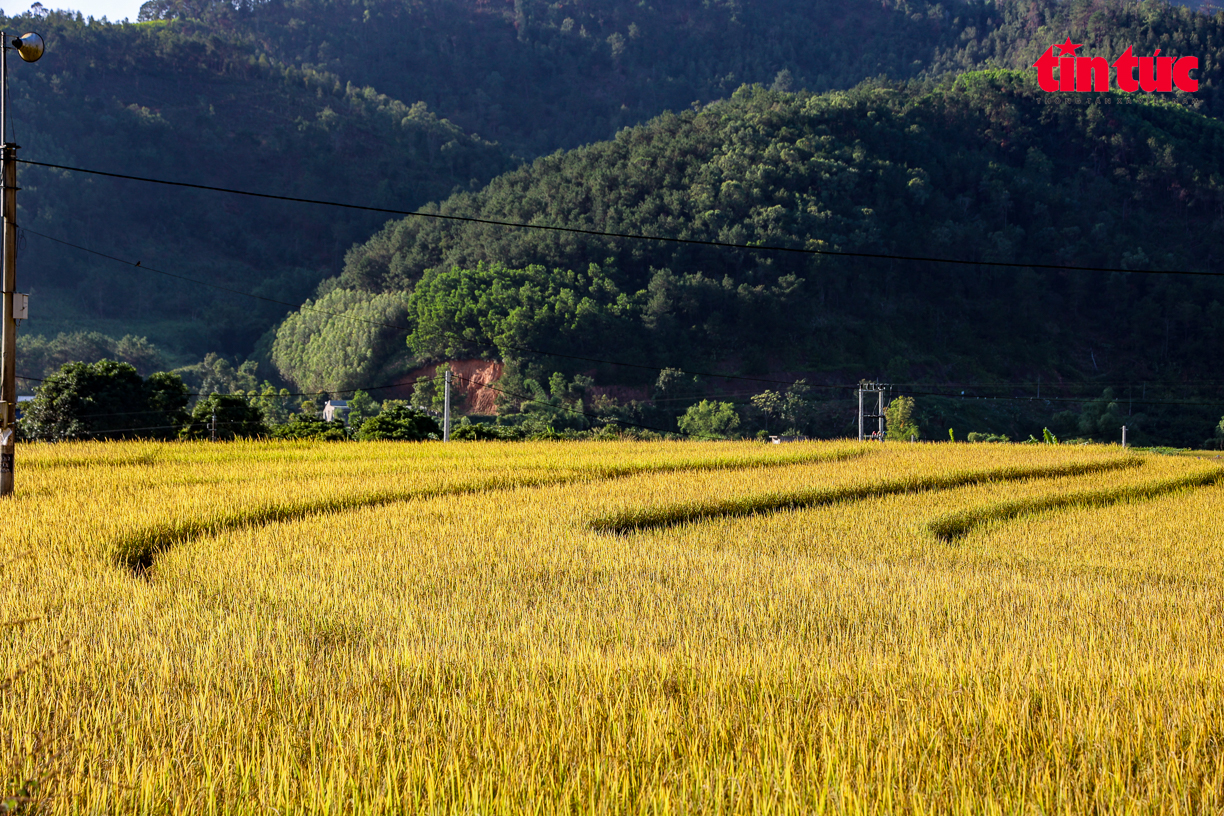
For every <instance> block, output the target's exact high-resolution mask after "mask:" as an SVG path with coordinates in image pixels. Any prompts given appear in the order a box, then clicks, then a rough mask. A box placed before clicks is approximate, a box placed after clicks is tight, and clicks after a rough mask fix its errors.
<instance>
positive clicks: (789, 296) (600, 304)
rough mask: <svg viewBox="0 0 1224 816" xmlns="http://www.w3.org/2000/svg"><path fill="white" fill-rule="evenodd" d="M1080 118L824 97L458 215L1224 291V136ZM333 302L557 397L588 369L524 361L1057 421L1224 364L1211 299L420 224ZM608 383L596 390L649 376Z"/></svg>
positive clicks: (771, 99)
mask: <svg viewBox="0 0 1224 816" xmlns="http://www.w3.org/2000/svg"><path fill="white" fill-rule="evenodd" d="M1083 102H1084V103H1083V104H1051V103H1050V100H1049V98H1048V97H1046V96H1045V95H1044V94H1043V93H1042V92H1041V91H1040V90H1038V89H1037V88H1036V87H1035V83H1034V82H1033V80H1032V77H1031V76H1029V75H1027V74H1022V73H1014V72H985V73H975V74H968V75H964V76H961V77H959V78H957V79H956V80H948V81H944V82H941V83H937V84H933V85H932V84H926V83H912V84H910V85H906V86H888V85H882V84H881V85H864V86H860V87H859V88H857V89H855V90H853V91H851V92H846V93H832V94H825V95H811V94H804V93H800V94H791V93H783V92H779V91H771V90H766V89H763V88H755V89H744V90H741V91H739V92H737V94H736V95H735V96H734V97H733V98H732V99H731V100H728V101H725V102H720V103H716V104H713V105H710V106H707V107H704V108H703V109H702V110H700V111H686V112H683V113H680V114H669V115H665V116H663V117H660V118H658V119H656V120H654V121H652V122H650V123H648V124H646V125H643V126H639V127H636V128H632V129H626V130H624V131H622V132H621V133H620V134H618V136H617V137H616V139H614V140H612V141H609V142H603V143H598V144H595V145H592V146H590V147H586V148H581V149H578V150H574V151H570V152H568V153H564V154H558V155H554V156H549V157H546V158H542V159H538V160H536V161H535V162H534V163H533V164H531V165H530V166H528V167H524V168H522V169H519V170H516V171H513V172H511V173H508V174H506V175H504V176H501V177H499V178H498V179H496V180H495V181H494V182H492V183H491V184H490V185H489V186H488V187H487V188H485V189H484V190H482V191H480V192H477V193H461V194H457V195H455V196H453V197H451V198H450V199H448V200H446V201H445V202H443V203H442V204H441V205H440V206H439V207H438V211H439V212H442V213H446V214H453V215H462V216H475V217H481V218H490V219H496V220H509V221H519V222H528V223H548V224H565V225H569V226H578V227H583V228H588V229H595V230H604V231H609V232H621V233H637V234H650V235H665V236H674V237H680V238H690V239H696V240H714V241H725V242H730V243H739V244H761V245H769V246H780V247H806V248H812V249H832V250H838V251H849V252H867V253H885V254H895V255H920V256H928V257H929V256H936V257H947V258H954V259H961V260H966V261H1001V262H1009V263H1025V262H1031V263H1066V264H1069V265H1075V266H1097V267H1101V266H1104V267H1118V268H1122V269H1139V270H1150V269H1175V270H1176V269H1185V270H1197V271H1211V272H1224V269H1222V268H1221V237H1222V236H1224V232H1222V231H1224V187H1222V182H1224V166H1222V165H1221V161H1222V159H1224V151H1222V149H1221V148H1224V124H1221V123H1220V122H1218V121H1217V120H1215V119H1212V118H1209V117H1206V116H1203V115H1201V114H1198V113H1195V112H1193V111H1190V110H1187V109H1186V108H1184V107H1181V106H1178V105H1176V104H1170V103H1158V102H1154V103H1151V104H1120V103H1119V100H1118V99H1117V98H1116V97H1113V96H1112V95H1104V94H1103V95H1100V97H1098V98H1094V99H1090V100H1089V99H1085V100H1083ZM334 285H335V286H336V287H337V290H336V291H366V292H371V293H373V292H392V291H394V292H408V291H410V292H412V296H411V298H410V300H409V302H408V324H409V325H410V326H411V327H412V332H411V334H410V335H409V337H408V338H407V339H408V343H409V344H410V347H411V348H412V350H413V352H414V353H415V354H417V355H419V356H420V357H421V358H422V359H444V358H455V357H463V356H478V355H484V356H497V357H501V358H503V359H518V360H521V361H523V363H524V364H525V365H527V366H528V368H529V369H530V370H532V371H534V373H535V375H537V376H540V375H543V374H546V373H547V372H546V371H544V369H546V368H552V369H556V370H560V371H563V372H565V371H568V372H578V371H584V370H587V369H590V368H591V365H590V364H589V363H586V362H583V361H578V360H567V359H565V358H563V357H557V358H550V357H548V356H547V355H546V354H545V355H541V354H533V353H528V352H525V351H524V350H525V349H531V350H536V351H543V352H549V351H552V352H557V353H559V354H564V355H571V356H585V357H591V358H603V359H607V358H609V357H612V358H613V359H617V360H627V361H634V362H637V363H642V364H646V365H653V366H658V367H666V366H675V367H679V368H687V369H697V370H707V371H708V370H711V369H712V368H716V367H718V366H720V365H722V366H724V368H723V369H720V370H724V371H734V372H739V373H743V372H750V373H751V372H755V373H758V374H760V373H764V372H769V371H804V372H822V373H823V375H824V377H825V378H826V379H827V380H829V381H830V382H833V381H836V382H854V381H855V380H856V379H857V377H858V376H861V375H863V374H869V375H872V376H880V377H888V378H890V379H893V380H897V381H900V382H909V383H927V384H933V383H948V382H957V381H960V382H964V381H966V380H968V381H971V382H974V383H976V384H980V385H983V386H989V385H997V386H1005V385H1006V384H1008V383H1015V382H1023V383H1026V384H1027V385H1028V386H1029V387H1031V386H1034V385H1035V384H1036V381H1037V378H1038V376H1040V375H1044V376H1045V377H1046V380H1047V383H1049V384H1048V385H1047V391H1046V393H1047V394H1048V395H1051V396H1053V395H1055V394H1056V393H1061V395H1062V396H1066V395H1067V394H1068V392H1067V391H1065V390H1064V391H1062V392H1058V391H1057V390H1051V389H1057V386H1056V385H1055V384H1054V383H1056V382H1057V381H1058V380H1063V381H1070V382H1071V383H1076V384H1080V383H1083V384H1088V387H1089V388H1095V390H1094V391H1093V392H1092V393H1091V396H1094V397H1095V396H1099V394H1100V386H1099V385H1093V384H1095V383H1105V382H1119V381H1125V382H1135V383H1136V384H1137V383H1140V382H1143V381H1153V382H1155V381H1160V382H1181V381H1185V382H1194V381H1197V380H1199V379H1200V378H1203V377H1210V376H1211V375H1210V373H1209V370H1208V369H1207V367H1206V366H1205V362H1206V361H1207V360H1211V359H1214V358H1215V356H1216V355H1217V353H1218V349H1219V348H1220V344H1221V342H1222V341H1224V304H1222V301H1224V281H1220V280H1218V279H1215V278H1212V277H1186V276H1173V275H1148V274H1128V273H1125V272H1114V273H1093V272H1072V271H1066V270H1040V269H1032V268H1028V269H1015V268H999V267H991V266H988V265H982V264H973V265H969V266H960V265H950V264H940V263H932V262H902V261H895V260H877V259H865V258H846V257H836V256H821V255H803V254H792V253H784V252H769V251H747V250H728V249H724V248H713V247H703V246H693V245H684V244H671V243H656V242H649V241H631V240H625V239H612V238H606V239H596V238H590V237H585V236H575V235H570V234H565V233H554V232H546V231H532V230H511V229H505V228H502V227H494V226H488V225H481V224H471V223H467V224H464V223H456V222H447V221H436V220H430V219H422V218H409V219H405V220H401V221H398V222H393V223H391V224H389V225H388V226H387V227H386V228H385V229H384V230H382V231H381V232H380V233H378V234H377V235H375V236H374V237H373V238H372V239H371V240H370V241H368V242H367V243H366V244H365V245H363V246H361V247H359V248H356V249H354V250H353V251H352V252H350V253H349V256H348V259H347V262H346V266H345V270H344V273H343V274H342V275H341V276H340V277H339V279H338V280H337V281H335V284H334ZM609 350H614V353H610V351H609ZM532 367H534V368H532ZM597 368H598V370H597V371H596V372H595V377H596V380H597V381H598V382H623V383H638V384H641V383H643V382H644V381H645V380H646V379H649V378H651V377H652V376H653V375H652V374H651V372H649V371H643V370H640V369H627V368H623V367H618V366H604V367H597ZM1051 381H1054V383H1051ZM348 387H352V386H351V385H350V386H348ZM976 393H977V394H983V393H986V394H993V395H996V396H1008V395H1010V393H1011V392H1010V391H1009V390H1007V389H1005V390H1004V391H1003V392H999V391H998V390H995V391H986V392H983V391H982V390H980V389H978V390H977V391H976ZM1076 393H1078V394H1079V395H1084V394H1085V392H1084V391H1083V390H1082V389H1081V390H1079V391H1078V392H1076V391H1072V392H1070V395H1071V396H1075V395H1076ZM1200 393H1201V392H1200ZM1208 413H1210V411H1208ZM1187 433H1193V432H1192V431H1188V432H1187Z"/></svg>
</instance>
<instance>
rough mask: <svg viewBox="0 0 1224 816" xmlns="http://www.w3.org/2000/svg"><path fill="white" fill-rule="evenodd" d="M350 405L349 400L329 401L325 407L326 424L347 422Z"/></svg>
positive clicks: (324, 417)
mask: <svg viewBox="0 0 1224 816" xmlns="http://www.w3.org/2000/svg"><path fill="white" fill-rule="evenodd" d="M348 413H349V404H348V401H347V400H328V401H327V403H326V404H325V405H324V406H323V419H324V421H325V422H347V421H348Z"/></svg>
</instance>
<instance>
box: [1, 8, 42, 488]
mask: <svg viewBox="0 0 1224 816" xmlns="http://www.w3.org/2000/svg"><path fill="white" fill-rule="evenodd" d="M45 48H46V46H45V45H44V43H43V38H42V37H40V36H39V35H37V34H35V33H33V32H31V33H29V34H22V35H21V36H20V37H13V36H11V35H9V33H8V32H5V31H0V139H3V141H4V144H2V145H0V192H2V193H3V202H2V203H3V208H2V210H3V218H4V242H3V261H2V263H0V265H2V266H3V271H2V275H0V293H2V294H3V303H2V304H0V309H3V312H2V313H0V321H2V322H3V327H4V331H3V332H2V333H0V496H9V495H11V494H12V492H13V454H14V453H15V452H16V450H17V446H16V444H14V442H15V440H14V439H13V436H14V432H15V431H16V430H17V320H16V317H17V315H16V313H15V311H14V307H15V304H14V303H13V301H14V299H15V295H16V293H17V144H16V143H15V142H10V141H9V137H8V118H9V90H8V52H9V51H10V50H12V51H16V52H17V55H18V56H20V57H21V58H22V59H23V60H24V61H26V62H37V61H38V59H39V57H41V56H42V55H43V51H44V50H45Z"/></svg>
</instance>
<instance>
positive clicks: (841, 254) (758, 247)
mask: <svg viewBox="0 0 1224 816" xmlns="http://www.w3.org/2000/svg"><path fill="white" fill-rule="evenodd" d="M17 161H20V162H21V163H23V164H29V165H33V166H35V167H49V168H53V169H56V170H68V171H71V172H74V173H88V174H90V175H95V176H106V177H108V178H117V179H126V180H128V181H143V182H146V183H149V184H163V185H166V186H169V187H186V188H189V189H193V190H208V191H211V192H216V193H228V194H230V195H241V196H249V197H252V198H265V199H271V200H273V201H291V202H296V203H299V204H318V205H322V206H326V207H341V208H343V209H348V210H360V211H363V212H375V213H383V214H386V215H401V216H407V217H415V218H433V219H437V220H442V221H458V222H464V223H469V224H485V225H489V226H495V227H509V228H511V229H530V230H540V231H545V232H566V233H571V234H576V235H589V236H592V237H596V238H621V239H626V240H633V241H653V242H656V243H666V244H688V245H693V246H708V247H718V248H722V249H740V250H747V251H750V252H790V253H795V254H800V255H828V256H831V257H838V258H870V259H874V260H884V261H918V262H923V263H941V264H953V265H958V266H994V267H1000V268H1006V269H1053V270H1063V271H1071V272H1123V273H1129V274H1134V275H1194V276H1200V277H1210V278H1218V277H1222V276H1224V273H1221V272H1192V271H1189V270H1181V269H1122V268H1120V267H1111V266H1074V265H1071V264H1048V263H1016V262H1011V261H967V260H961V259H957V258H936V257H929V256H922V255H891V254H886V253H880V252H848V251H844V250H833V249H812V248H810V247H787V246H777V245H773V244H737V243H733V242H730V241H708V240H701V239H698V238H674V237H669V236H665V235H646V234H643V233H633V232H605V231H603V230H594V229H582V228H581V227H559V226H554V225H550V224H528V223H524V222H518V221H500V220H497V219H491V218H476V217H473V216H465V215H447V214H445V213H430V212H421V211H419V210H396V209H391V208H388V207H372V206H367V205H363V204H348V203H344V202H341V201H326V200H323V199H316V198H300V197H297V196H284V195H274V194H272V193H256V192H253V191H250V190H235V189H232V188H228V187H214V186H212V185H208V184H192V183H190V182H185V181H170V180H167V179H155V178H147V177H145V176H131V175H127V174H124V173H108V172H105V171H103V170H91V169H88V168H84V167H69V166H68V165H63V164H50V163H47V162H36V161H30V160H29V159H18V160H17Z"/></svg>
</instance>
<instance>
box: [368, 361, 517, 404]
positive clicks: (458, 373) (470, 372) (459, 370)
mask: <svg viewBox="0 0 1224 816" xmlns="http://www.w3.org/2000/svg"><path fill="white" fill-rule="evenodd" d="M439 365H440V364H439ZM450 367H451V371H452V372H454V376H453V378H452V379H453V382H452V384H451V387H452V388H453V389H454V392H455V395H456V397H457V396H460V395H462V396H463V401H462V402H459V401H456V402H454V403H453V404H454V406H455V408H456V409H457V410H458V411H459V412H461V413H464V414H496V413H497V392H496V391H494V390H493V389H491V388H488V387H487V386H490V385H492V384H493V383H495V382H497V381H498V380H499V379H501V375H502V368H503V366H502V364H501V363H500V362H498V361H496V360H451V362H450ZM437 371H438V366H437V365H428V366H423V367H421V368H415V369H413V370H412V371H409V372H408V374H407V375H406V377H405V378H404V383H403V384H402V385H400V386H399V387H398V388H396V389H394V392H393V393H389V396H391V397H392V398H394V399H408V398H409V397H411V396H412V386H413V383H415V382H416V381H417V379H418V378H419V377H432V376H433V375H434V374H436V373H437Z"/></svg>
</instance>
